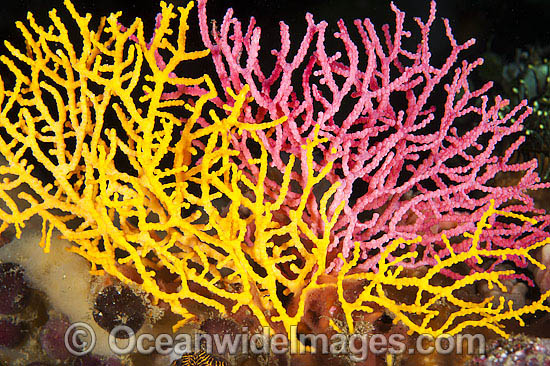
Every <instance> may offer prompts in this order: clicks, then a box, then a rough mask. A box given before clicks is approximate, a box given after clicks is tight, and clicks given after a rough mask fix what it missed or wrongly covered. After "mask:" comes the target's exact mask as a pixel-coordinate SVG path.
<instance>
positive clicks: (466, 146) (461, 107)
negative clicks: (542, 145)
mask: <svg viewBox="0 0 550 366" xmlns="http://www.w3.org/2000/svg"><path fill="white" fill-rule="evenodd" d="M65 6H66V8H67V10H68V12H69V13H70V16H71V17H72V20H71V19H69V18H65V19H62V18H61V17H59V16H58V14H57V12H56V11H55V10H52V11H51V12H50V19H51V22H52V24H51V25H48V26H46V27H43V26H41V25H39V24H37V23H36V22H35V19H34V17H33V16H32V14H30V13H29V15H28V19H27V22H26V23H23V22H18V23H17V27H18V28H19V29H20V31H21V33H22V35H23V37H24V39H25V43H26V48H25V49H22V50H21V49H18V48H17V47H15V46H13V45H12V44H10V43H9V42H5V45H6V47H7V49H8V52H9V55H8V56H2V57H1V58H0V61H1V63H2V64H3V70H2V74H1V82H0V152H1V154H2V156H3V157H4V159H5V161H4V162H3V163H2V165H1V166H0V174H1V175H2V181H1V183H0V198H1V200H2V209H1V210H0V218H1V220H2V224H1V229H2V230H3V231H4V233H3V235H4V236H3V237H4V238H5V241H9V238H8V232H9V231H10V230H14V231H15V235H16V237H17V238H20V239H14V240H13V242H11V243H7V244H5V245H4V247H2V248H1V249H0V258H1V261H2V262H3V263H2V264H0V279H1V282H0V286H1V287H0V295H1V298H0V310H1V313H2V314H4V315H2V317H1V318H0V322H1V323H0V327H2V329H0V347H1V349H0V351H1V352H4V355H3V356H2V357H4V359H3V360H4V361H5V362H10V364H12V362H13V364H25V362H27V361H28V362H31V361H37V362H61V361H63V362H73V363H75V362H80V363H78V364H108V365H118V364H128V365H130V364H159V365H166V364H169V362H170V360H172V359H173V356H172V357H171V358H166V357H164V358H163V357H161V356H160V355H156V356H155V355H149V356H141V358H140V356H138V355H135V354H132V355H126V356H124V357H122V358H120V359H119V358H117V357H114V355H113V354H112V353H111V352H110V350H109V348H108V342H107V338H108V337H107V335H108V332H109V331H111V330H112V329H113V328H114V327H115V326H117V325H127V326H129V327H131V328H132V329H133V330H134V331H136V332H138V334H140V332H141V333H144V332H153V333H155V332H156V333H160V332H162V331H164V330H166V326H172V327H173V331H178V330H179V331H182V330H184V331H186V332H192V333H201V332H202V333H220V332H221V333H225V334H236V333H239V332H241V331H243V329H244V330H245V331H246V332H249V333H250V334H254V333H258V332H261V331H262V329H268V330H269V331H270V332H271V333H272V334H276V333H277V334H283V335H286V336H288V337H291V338H296V337H298V336H299V335H300V334H306V333H313V334H328V335H333V334H336V333H343V334H347V335H351V334H356V333H359V334H370V335H373V334H384V335H390V334H401V335H403V338H404V339H406V341H407V342H408V344H412V343H414V340H415V339H416V337H417V336H418V335H421V334H428V335H431V336H433V337H439V336H441V335H451V336H453V335H459V334H462V333H466V332H469V333H472V332H474V333H475V332H480V331H483V332H484V333H483V334H493V336H494V335H496V336H500V337H507V336H508V331H507V329H506V328H505V324H507V321H509V320H516V321H518V322H519V323H520V324H523V322H524V320H523V319H522V317H524V316H525V315H528V314H533V313H535V312H536V311H539V310H541V311H548V310H550V308H549V307H548V306H547V305H546V300H547V298H548V297H549V296H550V292H542V293H541V294H540V296H538V297H537V298H536V299H534V300H528V299H526V298H525V285H524V283H526V284H527V285H529V286H531V287H535V286H537V284H536V283H534V282H533V280H532V279H531V278H532V276H531V275H530V273H531V271H532V270H534V268H537V270H538V271H539V273H543V275H542V276H539V277H541V278H544V273H545V272H544V271H545V263H543V262H545V261H544V260H543V261H542V262H540V261H539V260H537V259H536V257H535V253H536V252H537V249H539V250H540V248H542V247H543V246H545V245H547V244H549V243H550V236H549V235H548V233H547V229H548V225H549V223H550V216H548V215H547V214H546V213H545V212H544V210H540V209H537V208H535V204H534V201H533V199H532V198H531V197H530V196H529V195H528V191H532V190H537V189H544V188H547V187H548V185H547V184H542V183H540V180H539V177H538V175H537V173H536V169H537V162H536V161H535V160H532V161H528V162H522V163H512V162H511V161H510V157H511V156H512V154H513V153H514V151H515V150H516V149H517V148H518V147H519V146H520V144H521V143H522V142H523V140H524V138H523V137H521V131H522V128H523V126H522V122H523V120H524V119H525V118H526V116H527V115H528V114H529V113H530V111H531V109H530V108H529V107H528V106H527V105H526V102H525V101H523V102H521V103H520V104H519V105H517V106H510V107H508V101H507V100H506V99H503V98H501V97H497V98H495V99H494V100H489V98H488V97H487V96H486V95H485V94H486V92H487V91H488V90H489V88H490V87H491V84H490V83H489V84H486V85H484V86H482V87H481V88H479V89H470V86H469V84H468V76H469V75H470V73H471V72H472V71H473V70H474V69H475V68H476V67H477V66H478V65H480V64H481V63H482V60H481V59H478V60H475V61H474V62H467V61H462V62H461V63H459V62H458V60H459V54H460V53H461V52H462V51H464V50H465V49H467V48H469V47H470V46H471V45H472V44H473V43H474V41H473V40H470V41H468V42H466V43H464V44H458V43H457V42H456V41H455V39H454V38H453V36H452V32H451V28H450V26H449V22H448V21H447V20H446V19H444V21H443V24H444V30H445V32H446V36H447V38H448V41H449V45H450V53H449V55H448V57H447V58H446V59H445V60H444V62H443V64H442V65H433V64H432V60H431V54H430V51H429V35H430V32H436V31H439V30H434V29H435V28H433V23H434V21H435V20H436V16H435V2H432V3H431V7H430V12H429V15H428V18H427V20H425V21H423V20H421V19H416V23H417V28H418V29H417V31H418V32H419V39H420V41H419V43H418V44H417V46H415V47H413V48H410V49H408V48H405V46H404V43H403V41H404V39H406V38H410V37H412V35H413V31H408V30H405V29H404V19H405V14H404V13H403V12H401V11H399V9H397V8H396V7H395V6H394V5H393V4H392V5H391V8H392V10H393V12H394V13H395V27H394V28H393V30H391V29H390V27H389V26H384V27H383V28H382V32H376V31H375V28H374V26H373V24H372V23H371V22H370V21H369V19H365V20H362V21H360V20H357V21H356V22H355V23H354V27H353V29H348V26H347V25H346V24H344V22H342V21H340V22H339V23H338V25H337V26H338V30H337V32H336V33H334V35H333V37H334V39H333V40H330V42H331V43H333V42H337V43H339V44H340V45H341V49H342V50H343V52H334V53H331V52H329V51H328V47H327V48H325V44H327V43H328V40H327V38H329V39H330V37H331V36H330V35H328V34H327V33H326V31H327V23H325V22H319V23H317V22H315V20H314V18H313V16H312V15H311V14H308V15H307V16H306V22H307V30H306V32H305V34H304V36H303V39H302V40H301V43H300V44H299V45H298V47H297V48H296V47H295V48H294V49H295V51H292V52H291V51H290V50H291V49H292V48H291V47H290V38H291V37H290V30H289V28H288V26H287V25H285V24H284V23H281V24H280V34H281V48H280V49H278V50H273V51H271V54H272V55H273V57H274V63H273V62H268V63H264V62H262V61H261V60H262V58H260V56H259V54H260V50H261V29H260V27H258V26H257V25H256V23H255V20H254V19H253V18H252V19H250V21H249V23H248V24H247V25H243V24H242V23H241V22H240V21H239V20H238V19H237V18H234V17H233V13H232V11H231V10H228V12H227V14H226V16H225V17H224V19H223V21H222V22H221V23H219V25H216V23H215V22H211V21H210V19H209V18H208V11H207V4H206V1H204V0H200V1H199V3H198V12H197V13H192V9H193V6H194V5H193V3H192V2H190V3H189V4H188V5H187V6H186V7H174V6H172V5H167V4H165V3H163V2H161V13H160V14H159V15H158V16H157V22H156V26H155V30H154V33H153V36H152V37H151V38H150V40H149V41H147V40H146V35H145V34H144V28H143V23H142V21H141V20H140V19H136V20H135V22H134V23H132V24H130V25H123V24H121V22H120V21H119V18H120V15H121V14H120V13H116V14H111V15H110V16H109V17H107V18H102V19H101V20H100V21H99V22H98V23H97V24H98V25H97V26H92V25H91V24H96V23H95V22H92V21H91V19H92V16H91V15H90V14H87V15H86V16H81V15H80V14H79V13H78V12H77V10H76V9H75V7H74V6H73V4H72V3H71V2H70V1H68V0H66V1H65ZM192 14H198V22H199V27H200V29H198V30H193V32H196V34H197V35H198V34H200V37H201V38H202V41H203V43H204V46H205V48H204V49H201V50H188V49H186V38H187V36H188V32H189V27H188V19H189V17H190V16H196V15H192ZM71 21H72V22H74V23H75V24H76V28H77V31H75V32H73V31H69V29H71V30H72V29H73V26H72V25H71V27H67V26H66V24H68V22H71ZM352 38H357V39H358V40H359V42H357V43H354V41H352ZM197 60H200V62H201V63H208V62H212V65H213V68H212V70H214V72H213V73H211V74H203V72H201V73H200V74H196V70H197ZM267 64H269V65H273V64H274V66H273V67H272V68H270V69H267V66H266V65H267ZM360 65H362V66H360ZM434 93H443V95H444V96H445V98H446V99H445V102H444V104H443V105H436V104H432V99H433V98H430V97H431V96H432V95H433V94H434ZM505 107H506V108H507V109H506V110H507V111H508V112H507V113H503V112H502V111H503V110H504V108H505ZM507 141H512V142H511V143H509V145H506V143H507ZM502 146H504V147H505V148H504V149H503V148H502ZM497 151H504V153H503V154H502V155H498V154H497ZM518 172H519V173H521V174H520V178H519V179H516V181H515V182H514V184H508V185H500V184H499V182H502V181H505V180H506V178H507V177H508V175H513V176H517V175H518ZM33 225H34V226H35V227H37V229H35V230H33V229H32V228H33ZM31 231H32V232H33V233H35V232H39V234H38V236H36V234H28V233H30V232H31ZM35 238H36V239H35ZM33 239H35V240H33ZM39 246H40V247H42V250H40V248H39ZM66 249H68V251H70V252H72V253H67V251H66ZM75 253H76V254H75ZM83 258H84V259H85V260H83ZM546 264H547V263H546ZM89 266H91V267H89ZM77 273H80V274H79V275H77V276H76V277H75V274H77ZM68 277H69V280H67V278H68ZM522 286H523V287H522ZM518 288H519V290H518ZM41 294H42V295H45V298H46V300H37V301H33V302H32V305H28V303H29V300H28V299H29V298H35V299H38V298H41ZM67 296H68V297H77V298H78V299H80V301H81V304H80V305H79V306H78V309H75V308H74V306H73V307H67V306H65V307H64V306H63V305H56V304H62V303H63V301H61V300H60V299H61V298H66V297H67ZM42 297H44V296H42ZM45 309H46V310H45ZM171 314H172V315H171ZM174 316H177V317H178V319H175V318H174ZM159 319H160V320H159ZM77 321H85V322H87V323H89V324H90V325H91V326H92V328H93V329H94V331H95V333H96V334H97V337H98V342H97V345H98V346H97V347H96V349H94V350H93V352H94V353H93V354H94V355H87V356H82V357H79V358H75V357H73V356H72V355H71V354H68V353H67V349H66V348H64V347H65V345H64V344H63V336H64V333H65V331H66V329H67V328H68V326H69V324H70V323H72V322H77ZM24 327H27V330H28V333H29V335H28V336H27V339H26V340H24V339H23V338H24V337H23V328H24ZM483 329H484V330H483ZM405 336H406V337H405ZM21 344H23V345H21ZM308 346H309V347H308V349H309V350H310V351H311V350H314V349H315V346H316V345H314V344H309V345H308ZM18 347H19V348H18ZM291 351H294V349H290V351H289V352H287V353H286V354H283V355H275V354H269V353H268V354H267V355H262V356H258V357H249V356H246V357H245V356H243V355H238V354H237V355H221V356H226V358H227V359H226V360H225V362H227V363H235V364H246V365H262V364H263V365H276V364H278V365H286V364H289V363H291V364H296V365H298V364H299V365H315V364H324V363H326V362H335V363H336V364H342V365H345V364H348V362H349V360H350V358H349V357H348V356H347V355H345V354H344V355H336V356H335V355H321V354H305V355H304V354H302V355H292V352H291ZM201 352H202V353H201ZM201 352H199V353H192V354H188V355H186V356H185V357H184V358H182V359H181V360H179V361H176V362H175V364H177V365H179V364H182V365H184V364H201V365H203V364H204V365H206V364H225V363H224V361H221V360H218V358H216V357H213V356H211V355H209V354H207V353H205V352H203V351H201ZM217 356H220V355H219V354H218V355H217ZM108 357H111V358H108ZM243 357H244V358H243ZM414 357H416V356H414ZM414 357H413V356H408V355H392V354H387V355H385V354H383V355H380V356H377V355H369V356H368V357H367V358H366V359H364V360H362V361H361V362H358V363H357V364H361V365H376V364H382V363H385V364H396V365H397V364H402V365H406V364H411V363H410V362H415V364H421V363H422V362H432V363H431V364H449V363H448V362H449V361H448V360H449V359H445V358H442V357H443V356H441V357H440V356H439V355H428V356H423V357H424V358H422V357H421V358H414ZM438 357H439V358H438ZM455 357H456V356H455ZM457 359H459V360H460V362H463V363H466V362H467V360H468V357H467V356H460V357H459V358H457ZM0 360H2V358H0ZM22 360H23V361H22ZM428 360H430V361H428ZM445 360H447V361H445ZM28 362H27V363H28ZM193 362H195V363H193ZM407 362H409V363H407ZM37 364H44V363H37Z"/></svg>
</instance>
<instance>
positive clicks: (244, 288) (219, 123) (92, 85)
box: [0, 1, 338, 331]
mask: <svg viewBox="0 0 550 366" xmlns="http://www.w3.org/2000/svg"><path fill="white" fill-rule="evenodd" d="M65 5H66V6H67V9H68V10H69V12H70V14H71V16H72V17H73V18H74V20H75V21H76V24H77V26H78V28H79V31H80V35H81V36H82V45H79V46H78V47H80V48H79V50H78V51H77V46H75V45H73V44H72V43H71V41H70V40H69V34H68V31H67V28H66V27H65V25H64V24H63V22H62V21H61V19H60V18H59V17H58V16H57V14H56V12H55V10H54V11H52V12H50V18H51V19H52V22H53V26H51V27H50V28H48V29H47V30H46V29H44V28H42V27H40V26H39V25H37V24H36V23H35V21H34V18H33V17H32V15H29V23H30V27H27V26H25V25H23V24H22V23H18V24H17V26H18V27H19V28H20V29H21V31H22V33H23V35H24V37H25V41H26V43H27V53H22V52H20V51H19V50H17V49H16V48H15V47H13V46H12V45H11V44H9V43H7V47H8V49H9V50H10V52H11V53H12V55H13V57H12V58H9V57H6V56H4V57H2V58H1V59H0V60H1V61H2V62H3V63H4V64H5V65H6V66H7V67H8V69H9V70H10V72H11V73H12V75H13V76H14V81H13V83H14V85H13V87H12V88H11V90H6V88H4V83H2V89H1V90H0V91H1V93H0V102H1V115H0V127H2V128H3V129H4V130H5V132H7V133H6V134H4V135H3V138H2V139H0V151H1V152H2V154H3V155H4V156H5V157H6V159H7V160H8V162H9V164H8V165H5V166H2V167H0V173H1V174H2V175H3V176H4V180H3V183H2V185H1V187H0V188H1V189H0V195H1V197H2V199H3V200H4V202H5V206H6V207H7V209H6V210H4V211H1V212H0V216H1V218H2V220H3V222H4V226H5V225H7V224H14V225H15V227H16V230H17V233H18V234H19V233H20V231H21V228H23V227H24V224H25V221H26V220H28V219H29V218H30V217H32V216H34V215H39V216H41V217H42V219H43V235H42V241H41V245H42V246H43V247H44V249H45V251H46V252H48V248H49V245H50V239H51V236H52V234H53V230H54V228H55V229H57V230H59V231H60V232H61V233H62V235H63V237H65V238H66V239H68V240H70V241H72V242H73V243H74V244H75V245H74V248H73V249H72V250H73V251H74V252H76V253H79V254H80V255H82V256H83V257H85V258H87V259H88V260H89V261H90V262H91V264H92V270H93V271H94V273H96V274H101V273H104V272H106V273H109V274H111V275H113V276H115V277H117V278H118V279H120V280H121V281H123V282H125V283H128V282H134V283H135V284H136V285H138V286H140V287H141V288H142V289H143V290H145V291H146V292H148V293H150V294H152V295H154V297H155V299H156V300H163V301H165V302H167V303H169V304H170V306H171V309H172V310H173V311H174V312H176V313H177V314H180V315H181V316H182V317H183V318H184V319H183V321H186V320H187V319H189V318H191V314H189V313H188V311H187V310H186V309H185V308H184V307H183V306H182V304H181V300H184V299H192V300H195V301H197V302H199V303H202V304H205V305H207V306H210V307H212V308H214V309H216V310H218V311H219V312H221V313H226V312H227V311H230V312H236V311H237V310H238V309H239V308H241V307H242V306H247V307H248V308H249V309H250V310H251V311H252V312H253V313H254V315H255V316H256V317H257V318H258V319H259V321H260V324H262V325H264V326H270V327H274V326H275V324H276V323H278V324H282V325H283V326H284V329H286V330H287V331H290V326H291V325H293V324H297V323H298V321H299V320H300V318H301V314H302V312H303V304H304V300H302V301H301V302H300V304H301V305H300V306H299V309H298V312H297V313H295V314H292V315H289V314H288V313H287V310H286V309H285V307H284V305H283V303H282V301H281V300H280V299H279V298H278V297H277V295H276V292H277V289H278V286H281V285H282V286H284V287H285V288H286V290H287V291H292V292H294V293H295V295H296V297H300V295H301V292H302V291H303V292H304V298H305V292H306V290H307V289H308V288H309V287H315V286H317V285H316V284H315V282H316V281H315V279H316V278H317V276H319V275H320V274H321V273H323V271H324V264H325V261H324V260H323V259H322V258H324V256H326V248H327V246H328V245H329V242H330V234H331V227H332V226H333V224H334V219H329V218H327V216H326V213H325V211H326V204H327V201H328V200H329V197H330V196H332V194H333V192H334V190H335V188H336V186H337V185H335V186H333V187H332V188H331V189H329V190H328V191H327V192H325V195H324V196H323V198H322V199H321V215H322V217H323V221H324V222H325V226H324V230H323V232H322V233H321V236H320V237H319V236H318V235H316V233H314V232H313V231H312V230H311V229H310V228H309V227H308V225H307V224H306V223H305V222H304V220H302V218H301V216H302V215H303V211H304V208H305V206H306V202H307V200H308V199H310V198H311V197H312V188H313V186H314V185H316V184H317V183H319V182H320V181H321V179H322V178H323V176H324V174H326V173H327V172H328V171H329V170H330V169H331V166H330V164H329V165H327V166H326V168H325V169H323V170H322V171H321V172H320V173H317V174H315V173H314V172H313V170H312V169H310V171H309V172H306V173H307V174H308V175H309V178H310V179H309V180H308V182H309V184H308V186H307V187H303V188H302V190H303V194H302V197H303V198H302V200H301V201H300V203H299V204H298V206H297V207H296V208H295V209H294V210H292V212H291V216H292V217H291V222H290V223H288V224H282V223H281V222H278V221H277V220H274V219H273V215H274V213H276V212H277V211H278V210H279V209H280V206H281V204H282V203H283V201H284V199H285V195H286V193H287V192H288V190H289V185H290V172H291V170H292V169H293V167H294V161H295V158H294V157H290V160H289V164H288V167H287V169H286V171H285V172H284V174H283V184H282V189H281V192H280V195H279V198H278V199H276V200H272V199H270V198H269V197H266V195H265V194H264V180H265V179H266V175H267V159H268V157H267V152H266V150H265V149H264V148H263V147H262V145H261V141H260V140H259V139H258V137H257V135H256V133H255V131H256V130H257V129H259V128H260V129H267V128H271V127H273V126H274V125H276V124H278V123H280V122H281V120H278V121H273V122H267V123H263V124H244V123H241V122H239V115H240V111H241V109H242V108H243V103H245V102H247V103H251V102H252V100H247V97H246V95H247V92H248V89H247V88H246V87H245V88H243V90H240V91H239V93H238V94H235V93H232V92H231V91H229V93H230V94H231V95H232V96H233V98H234V102H233V103H232V105H231V106H229V105H226V106H224V108H225V111H221V113H222V115H223V116H219V115H218V114H216V112H215V111H214V110H209V111H208V114H209V116H208V118H205V115H206V114H207V113H206V111H207V107H206V106H207V103H208V101H209V100H212V99H213V98H215V97H216V96H217V94H216V90H215V88H214V85H213V84H212V82H211V80H210V78H209V77H208V76H207V75H203V76H200V77H196V78H192V77H176V76H175V70H176V68H178V67H181V66H183V67H184V69H185V65H186V62H187V61H190V60H195V59H199V58H201V57H204V56H206V55H207V54H208V52H207V51H194V52H187V51H186V49H185V40H186V30H187V25H186V24H187V17H188V14H189V11H190V10H191V7H192V3H190V4H189V5H188V6H187V7H186V8H178V10H177V11H178V13H179V14H177V13H176V12H175V10H174V9H173V7H172V6H168V5H166V4H164V3H161V7H162V18H161V21H160V25H159V27H158V28H157V29H156V33H155V37H154V38H153V40H152V42H151V43H150V44H147V43H146V42H145V40H144V35H143V24H142V22H141V21H140V20H139V19H138V20H136V21H135V22H134V23H133V24H132V25H131V26H130V27H128V28H124V27H122V26H121V25H120V24H119V23H118V18H119V16H120V14H119V13H118V14H112V15H111V16H110V17H108V18H106V19H103V20H102V21H101V22H100V25H99V28H98V30H96V31H92V30H91V29H90V25H89V24H90V19H91V17H90V15H87V16H85V17H82V16H80V15H79V14H78V13H77V12H76V10H75V9H74V7H73V5H72V4H71V3H70V2H69V1H66V2H65ZM175 18H177V19H178V20H179V23H178V24H177V26H176V29H177V32H175V33H176V34H175V37H174V35H173V34H172V33H173V30H172V28H171V21H172V20H173V19H175ZM171 36H172V37H171ZM159 52H161V53H163V55H164V56H166V55H167V54H168V55H170V57H169V61H168V62H167V64H166V65H162V66H161V64H160V63H159V62H158V60H157V58H156V55H157V53H159ZM173 85H180V86H181V85H186V86H195V85H201V87H202V88H203V89H204V90H208V91H209V92H207V93H203V94H202V95H201V96H199V97H194V98H190V100H186V101H184V100H175V101H168V100H163V93H165V92H167V91H168V90H170V87H171V86H173ZM213 106H214V104H211V107H213ZM207 121H209V122H207ZM243 131H246V133H248V134H249V136H250V138H251V139H252V140H254V141H256V142H257V143H258V145H259V146H260V152H259V155H258V156H257V158H252V159H251V160H250V162H251V164H255V165H256V166H257V167H258V169H259V176H258V177H254V178H253V179H251V178H249V177H248V176H247V175H246V174H244V172H242V171H239V170H238V168H237V165H236V164H235V163H233V162H232V159H231V158H232V157H233V158H241V159H242V158H244V157H242V156H240V155H239V154H240V153H239V152H238V151H235V150H233V149H232V148H231V146H230V135H231V134H235V133H242V132H243ZM322 142H323V140H322V139H315V140H314V141H309V143H308V144H307V145H306V146H304V149H306V150H307V152H308V156H309V157H310V160H312V159H313V149H314V148H315V146H316V145H318V144H319V143H322ZM197 143H198V144H199V145H201V146H203V149H202V150H199V149H197V148H196V144H197ZM308 164H309V166H310V167H311V166H312V165H313V164H312V161H308ZM37 167H39V168H40V170H41V171H42V173H44V172H45V173H46V174H45V176H40V171H39V169H38V168H37ZM21 186H26V189H24V190H23V191H24V192H23V193H20V194H19V195H18V196H17V197H16V198H13V197H12V195H10V191H13V190H15V189H18V188H19V187H21ZM220 198H225V199H226V200H228V202H230V204H229V205H228V206H227V207H220V205H219V204H216V203H215V202H216V201H217V200H219V199H220ZM241 206H243V207H245V208H247V209H248V210H249V211H250V215H249V216H248V217H241V216H240V214H239V209H240V208H241ZM337 215H338V212H337V213H336V214H335V215H334V216H335V217H336V216H337ZM252 231H253V234H252V235H254V245H253V246H247V245H245V244H244V241H243V238H244V235H245V234H246V233H247V232H249V233H250V232H252ZM275 237H277V238H280V237H285V238H286V239H285V242H284V243H281V242H280V241H279V242H277V243H275V242H276V241H277V240H276V239H274V238H275ZM304 240H307V242H308V245H304ZM289 247H293V248H296V249H297V250H298V253H294V254H288V253H285V249H287V248H289ZM297 256H299V257H300V260H301V261H302V265H301V266H300V268H298V266H296V265H295V264H292V263H291V262H293V261H295V260H296V258H297ZM287 263H291V264H290V266H289V268H286V267H285V266H284V265H285V264H287ZM281 265H283V266H281ZM127 267H131V268H134V269H135V271H136V272H137V276H138V278H133V277H132V276H130V275H128V272H127V271H125V270H124V268H127ZM283 267H284V268H283ZM163 270H168V271H169V272H170V273H171V274H172V275H175V276H173V277H171V278H173V282H174V283H175V284H176V285H177V287H174V286H172V287H171V288H170V289H167V287H169V286H167V285H166V283H163V278H162V276H161V275H160V273H161V272H162V271H163ZM265 271H267V275H265V274H264V272H265ZM289 273H293V274H294V275H289ZM306 277H307V278H306ZM310 285H311V286H310Z"/></svg>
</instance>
